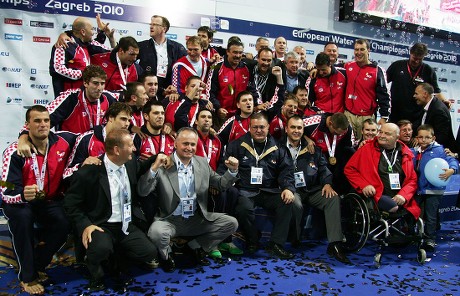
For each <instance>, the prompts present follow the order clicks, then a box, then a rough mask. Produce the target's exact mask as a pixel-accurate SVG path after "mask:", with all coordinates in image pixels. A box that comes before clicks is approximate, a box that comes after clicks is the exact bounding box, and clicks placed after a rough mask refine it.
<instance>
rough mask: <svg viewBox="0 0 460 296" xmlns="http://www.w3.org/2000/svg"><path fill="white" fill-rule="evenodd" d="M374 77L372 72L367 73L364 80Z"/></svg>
mask: <svg viewBox="0 0 460 296" xmlns="http://www.w3.org/2000/svg"><path fill="white" fill-rule="evenodd" d="M368 79H372V74H371V73H366V77H365V78H364V80H368Z"/></svg>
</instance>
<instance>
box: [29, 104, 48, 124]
mask: <svg viewBox="0 0 460 296" xmlns="http://www.w3.org/2000/svg"><path fill="white" fill-rule="evenodd" d="M32 111H37V112H48V113H49V111H48V109H47V108H46V107H45V106H43V105H33V106H32V107H30V108H28V109H27V111H26V121H27V122H29V120H30V112H32Z"/></svg>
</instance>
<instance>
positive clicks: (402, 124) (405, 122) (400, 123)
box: [396, 119, 412, 128]
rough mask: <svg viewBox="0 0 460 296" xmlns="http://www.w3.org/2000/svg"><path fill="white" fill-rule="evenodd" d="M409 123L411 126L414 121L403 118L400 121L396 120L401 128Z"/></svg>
mask: <svg viewBox="0 0 460 296" xmlns="http://www.w3.org/2000/svg"><path fill="white" fill-rule="evenodd" d="M408 124H410V126H411V127H412V122H410V120H407V119H401V120H399V121H398V122H396V125H397V126H399V127H400V128H401V127H403V126H405V125H408Z"/></svg>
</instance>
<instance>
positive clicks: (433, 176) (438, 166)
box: [425, 158, 449, 187]
mask: <svg viewBox="0 0 460 296" xmlns="http://www.w3.org/2000/svg"><path fill="white" fill-rule="evenodd" d="M448 168H449V164H448V163H447V161H445V160H444V159H442V158H433V159H430V160H429V161H428V162H427V163H426V166H425V177H426V179H427V180H428V182H430V183H431V184H432V185H434V186H436V187H444V186H446V185H447V183H448V181H449V180H441V179H439V175H440V174H442V173H444V171H443V169H448Z"/></svg>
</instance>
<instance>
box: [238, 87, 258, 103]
mask: <svg viewBox="0 0 460 296" xmlns="http://www.w3.org/2000/svg"><path fill="white" fill-rule="evenodd" d="M245 95H251V96H252V93H251V92H250V91H248V90H243V91H241V92H239V93H238V95H237V96H236V101H237V102H238V103H239V102H240V100H241V98H242V97H243V96H245ZM253 98H254V97H253Z"/></svg>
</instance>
